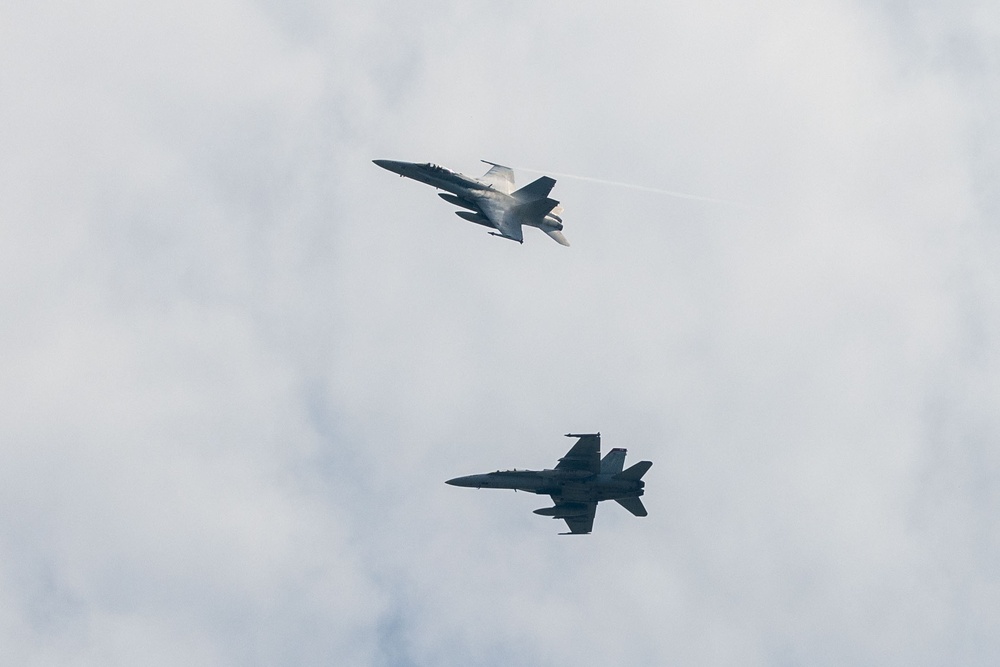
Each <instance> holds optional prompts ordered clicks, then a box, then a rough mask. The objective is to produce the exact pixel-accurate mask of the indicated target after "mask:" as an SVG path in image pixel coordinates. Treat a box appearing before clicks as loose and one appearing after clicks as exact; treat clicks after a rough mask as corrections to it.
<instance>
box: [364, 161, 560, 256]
mask: <svg viewBox="0 0 1000 667" xmlns="http://www.w3.org/2000/svg"><path fill="white" fill-rule="evenodd" d="M372 162H374V163H375V164H377V165H378V166H380V167H382V168H383V169H388V170H389V171H391V172H394V173H397V174H399V175H400V176H406V177H407V178H412V179H413V180H415V181H420V182H421V183H427V184H428V185H433V186H434V187H436V188H439V189H441V190H447V192H440V193H438V196H439V197H441V199H443V200H445V201H446V202H448V203H449V204H454V205H455V206H458V207H460V208H463V209H465V210H464V211H455V215H457V216H458V217H460V218H463V219H465V220H468V221H469V222H474V223H476V224H477V225H483V226H485V227H489V228H491V229H494V230H496V231H493V232H490V234H492V235H493V236H499V237H501V238H505V239H510V240H512V241H517V242H518V243H524V236H523V234H522V233H521V227H522V226H524V225H528V226H529V227H538V228H539V229H541V230H542V231H543V232H545V233H546V234H548V235H549V236H551V237H552V238H553V239H555V240H556V241H557V242H558V243H561V244H562V245H565V246H568V245H569V241H567V240H566V237H565V236H563V235H562V228H563V223H562V218H560V217H559V214H560V213H561V212H562V207H560V206H559V202H557V201H556V200H555V199H550V198H549V192H550V191H551V190H552V186H553V185H555V184H556V182H555V180H554V179H551V178H549V177H548V176H542V177H541V178H539V179H538V180H536V181H532V182H531V183H529V184H528V185H526V186H524V187H523V188H521V189H520V190H515V189H514V172H513V170H511V168H510V167H504V166H503V165H499V164H494V163H492V162H486V160H483V162H486V164H488V165H490V170H489V171H487V172H486V174H485V175H483V176H482V177H480V178H473V177H472V176H466V175H465V174H459V173H457V172H454V171H451V170H450V169H445V168H444V167H439V166H438V165H436V164H430V163H424V164H420V163H416V162H397V161H395V160H372ZM448 193H450V194H448Z"/></svg>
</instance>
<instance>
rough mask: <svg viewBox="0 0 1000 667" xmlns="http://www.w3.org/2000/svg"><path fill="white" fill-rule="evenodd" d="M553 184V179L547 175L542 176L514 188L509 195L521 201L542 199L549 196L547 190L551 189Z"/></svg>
mask: <svg viewBox="0 0 1000 667" xmlns="http://www.w3.org/2000/svg"><path fill="white" fill-rule="evenodd" d="M555 184H556V182H555V179H552V178H549V177H548V176H542V177H541V178H539V179H538V180H536V181H532V182H531V183H528V184H527V185H525V186H524V187H523V188H521V189H520V190H515V191H514V192H512V193H511V196H512V197H514V198H515V199H520V200H521V201H533V200H535V199H544V198H545V197H548V196H549V192H551V191H552V186H554V185H555Z"/></svg>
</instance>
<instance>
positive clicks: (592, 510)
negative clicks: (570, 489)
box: [562, 503, 597, 535]
mask: <svg viewBox="0 0 1000 667" xmlns="http://www.w3.org/2000/svg"><path fill="white" fill-rule="evenodd" d="M595 514H597V503H587V509H586V510H584V512H583V513H582V514H577V515H575V516H566V517H563V520H564V521H565V522H566V525H567V526H569V533H562V534H563V535H567V534H568V535H586V534H587V533H589V532H590V531H591V530H593V529H594V515H595Z"/></svg>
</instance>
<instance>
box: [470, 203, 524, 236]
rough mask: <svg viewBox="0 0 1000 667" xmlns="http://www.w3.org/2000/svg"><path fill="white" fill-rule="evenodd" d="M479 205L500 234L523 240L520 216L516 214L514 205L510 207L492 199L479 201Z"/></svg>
mask: <svg viewBox="0 0 1000 667" xmlns="http://www.w3.org/2000/svg"><path fill="white" fill-rule="evenodd" d="M479 206H480V209H481V210H482V212H483V215H484V216H486V219H487V220H489V222H490V224H491V225H493V227H494V228H495V229H496V230H497V231H498V232H500V234H499V235H500V236H503V237H505V238H508V239H511V240H512V241H517V242H518V243H520V242H522V241H524V233H523V232H522V231H521V218H520V217H519V216H518V215H517V209H516V207H515V208H513V209H511V208H508V207H506V206H504V205H503V204H502V203H499V202H497V201H494V200H492V199H485V200H483V201H481V202H480V203H479Z"/></svg>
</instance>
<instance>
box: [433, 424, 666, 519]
mask: <svg viewBox="0 0 1000 667" xmlns="http://www.w3.org/2000/svg"><path fill="white" fill-rule="evenodd" d="M566 437H567V438H579V440H577V442H576V444H575V445H573V447H572V448H571V449H570V450H569V452H567V454H566V456H564V457H562V458H561V459H559V463H557V464H556V467H555V468H553V469H551V470H548V469H547V470H504V471H500V470H497V471H496V472H490V473H485V474H483V475H468V476H467V477H456V478H455V479H449V480H448V481H447V482H446V484H451V485H452V486H467V487H472V488H475V489H514V490H515V491H529V492H531V493H537V494H540V495H548V496H551V497H552V502H554V503H555V504H554V505H553V506H552V507H543V508H541V509H537V510H535V514H541V515H542V516H550V517H552V518H553V519H564V520H565V521H566V525H567V526H569V531H570V532H569V533H560V534H561V535H584V534H587V533H589V532H590V531H591V530H592V529H593V527H594V514H595V513H596V512H597V503H599V502H600V501H602V500H614V501H616V502H617V503H618V504H619V505H621V506H622V507H624V508H625V509H627V510H628V511H629V512H631V513H632V514H634V515H635V516H646V508H645V507H644V506H643V504H642V500H640V499H639V496H641V495H642V494H643V493H644V490H643V487H645V485H646V483H645V482H643V481H642V476H643V475H645V474H646V471H647V470H649V468H650V466H652V465H653V464H652V462H651V461H639V462H638V463H636V464H635V465H633V466H631V467H630V468H628V469H626V470H622V467H623V466H624V464H625V454H626V450H625V449H621V448H615V449H612V450H611V451H610V452H608V454H607V456H605V457H604V458H603V459H602V458H601V434H600V433H567V434H566Z"/></svg>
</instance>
